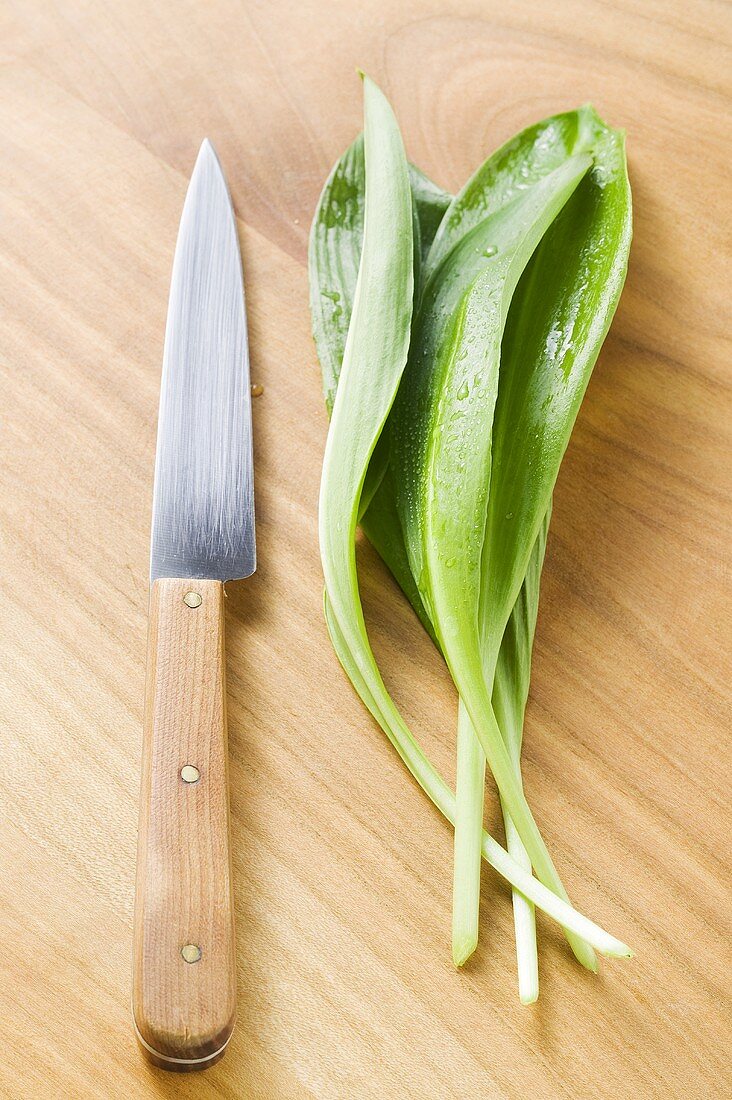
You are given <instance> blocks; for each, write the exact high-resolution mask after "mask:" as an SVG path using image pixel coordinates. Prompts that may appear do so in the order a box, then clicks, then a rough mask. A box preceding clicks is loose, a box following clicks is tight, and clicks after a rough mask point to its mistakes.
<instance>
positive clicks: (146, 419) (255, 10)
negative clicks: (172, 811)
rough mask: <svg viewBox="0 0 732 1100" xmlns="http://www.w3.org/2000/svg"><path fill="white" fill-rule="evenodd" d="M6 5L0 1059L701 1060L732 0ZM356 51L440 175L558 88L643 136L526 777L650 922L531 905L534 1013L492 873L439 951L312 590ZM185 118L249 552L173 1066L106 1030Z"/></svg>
mask: <svg viewBox="0 0 732 1100" xmlns="http://www.w3.org/2000/svg"><path fill="white" fill-rule="evenodd" d="M1 18H2V24H3V25H2V31H1V33H0V60H2V65H1V66H0V135H2V139H1V141H2V155H0V210H1V211H2V220H1V222H0V365H1V367H2V390H1V392H0V408H1V409H2V421H3V430H2V439H1V442H0V447H1V453H0V471H1V477H2V484H1V487H0V506H1V509H2V534H3V544H2V545H3V567H2V591H1V596H2V614H1V615H0V631H1V632H2V645H1V652H2V675H1V676H0V697H1V700H2V704H1V705H2V718H3V732H2V746H3V747H2V777H3V792H2V811H3V817H4V822H3V827H2V833H1V841H0V843H1V851H2V873H1V875H0V901H1V904H2V913H3V916H2V929H3V932H2V952H1V960H2V962H1V965H2V974H1V975H0V1023H1V1025H2V1037H3V1044H2V1045H3V1058H2V1061H1V1063H0V1093H1V1094H2V1096H3V1097H8V1098H11V1100H16V1098H18V1100H19V1098H23V1100H26V1098H29V1097H42V1098H43V1100H50V1098H64V1100H66V1098H71V1097H73V1098H74V1100H85V1098H87V1097H100V1098H105V1100H108V1098H110V1097H113V1098H118V1097H120V1098H125V1100H132V1098H133V1097H134V1098H136V1097H171V1098H172V1097H183V1098H185V1097H256V1098H263V1100H279V1098H282V1100H290V1098H292V1100H295V1098H297V1100H299V1098H305V1097H315V1098H319V1100H320V1098H339V1100H340V1098H344V1100H366V1098H371V1097H373V1098H377V1097H378V1098H385V1097H387V1098H391V1097H394V1098H396V1097H399V1098H402V1097H409V1098H415V1100H432V1098H435V1100H443V1098H452V1097H461V1098H468V1100H478V1098H481V1100H482V1098H493V1097H512V1098H513V1097H516V1098H519V1097H522V1098H523V1097H526V1096H532V1097H536V1098H541V1100H546V1098H553V1097H572V1098H577V1100H585V1098H588V1097H607V1098H613V1100H624V1098H639V1097H643V1098H645V1097H655V1096H659V1097H661V1096H662V1097H679V1098H684V1100H691V1098H692V1097H699V1098H702V1097H703V1098H705V1100H706V1098H710V1097H722V1096H726V1095H729V1091H728V1090H729V1089H731V1088H732V1081H730V1078H729V1068H728V1067H729V1060H728V1052H727V1053H725V1041H726V1040H727V1039H729V1027H728V1024H729V1014H728V1009H729V1005H728V1003H725V1002H726V994H727V988H728V984H729V972H730V971H729V966H730V956H729V952H728V940H727V933H728V930H729V926H728V918H729V911H730V897H729V893H728V892H727V890H726V885H725V871H724V860H723V856H724V853H725V846H726V841H727V840H728V839H729V833H728V825H729V818H728V816H727V814H726V811H725V802H726V799H727V795H728V788H729V772H728V771H727V772H725V765H726V764H728V763H729V760H728V757H727V751H726V750H727V743H728V740H729V706H728V704H729V693H730V692H729V682H730V664H729V655H730V654H729V634H730V630H729V625H730V610H731V608H730V604H731V602H732V601H731V600H730V556H729V533H730V527H729V523H730V505H729V499H730V494H729V490H730V427H731V424H732V417H731V415H730V414H731V409H730V399H729V382H730V362H729V357H728V350H729V344H728V338H729V324H730V310H729V285H730V265H729V252H725V251H724V249H725V246H726V245H727V244H728V238H727V237H726V233H727V232H728V230H729V222H728V220H727V219H728V215H729V209H730V206H729V200H730V188H729V184H728V179H729V162H728V155H729V142H730V130H729V126H728V120H729V111H730V103H729V92H730V85H729V72H730V64H729V62H730V54H729V53H728V52H727V51H726V49H725V41H727V42H728V41H729V32H730V29H731V27H730V23H731V20H730V9H729V7H726V6H725V5H723V4H720V3H715V2H712V0H709V2H704V0H696V2H689V0H673V2H668V0H648V2H646V3H644V4H642V5H641V4H632V3H629V2H628V0H605V2H601V0H597V2H579V0H559V2H554V3H551V4H545V3H533V4H532V3H529V2H528V0H521V2H517V3H511V4H505V3H501V4H499V3H486V0H461V2H460V3H457V2H456V0H443V2H442V3H441V4H438V3H435V2H431V0H404V2H402V0H359V2H356V0H346V2H342V3H338V4H331V3H325V2H320V3H311V2H304V3H302V2H301V3H283V2H276V3H264V2H256V0H249V2H247V3H243V4H242V3H241V2H239V0H222V2H216V3H210V2H209V3H198V4H196V3H192V2H191V3H180V2H174V0H165V2H161V0H158V2H157V3H155V4H148V3H143V2H142V0H125V2H124V3H117V4H99V3H97V4H90V3H88V2H86V0H65V2H64V3H63V4H50V3H44V2H37V3H32V2H31V3H27V2H18V3H17V4H14V3H12V2H10V3H7V4H5V5H4V6H3V9H2V16H1ZM357 65H360V66H362V67H364V68H365V69H367V70H368V71H369V72H370V73H371V74H372V75H373V76H374V77H375V78H376V79H377V80H379V81H380V82H381V83H382V84H383V86H384V88H385V90H386V91H387V93H388V94H389V95H390V97H391V99H392V102H393V104H394V106H395V108H396V112H397V115H398V117H399V120H400V123H401V126H402V129H403V132H404V135H405V140H406V144H407V148H408V151H409V154H410V156H411V157H412V159H413V160H414V161H415V162H417V163H418V164H419V165H421V166H422V167H423V168H424V169H425V170H426V171H427V172H428V173H430V175H432V176H433V177H434V178H435V179H436V180H437V181H439V182H440V183H441V184H443V185H444V186H446V187H448V188H450V189H455V188H457V187H458V186H459V185H460V184H461V183H462V182H463V181H464V180H465V178H466V177H467V175H468V174H469V173H470V172H471V170H472V169H473V168H474V167H475V166H476V165H477V164H479V163H480V162H481V161H482V160H483V159H484V157H485V156H486V155H487V153H488V152H489V151H491V150H493V149H494V148H495V147H496V146H497V145H498V144H499V143H500V142H502V141H503V140H505V139H506V138H507V137H509V136H510V135H512V134H513V133H514V132H515V131H517V130H518V129H519V128H521V127H522V126H524V125H526V124H528V123H530V122H532V121H534V120H536V119H538V118H540V117H542V116H544V115H546V114H549V113H551V112H554V111H557V110H562V109H566V108H569V107H573V106H576V105H577V104H579V103H582V102H584V101H586V100H592V101H593V102H594V103H595V104H596V106H597V107H598V109H599V110H600V112H601V113H602V114H603V116H604V117H606V118H607V119H608V120H609V121H610V122H612V123H613V124H614V125H617V126H623V127H625V128H626V129H627V131H628V148H629V155H630V166H631V174H632V183H633V191H634V199H635V208H636V218H635V225H636V232H635V241H634V245H633V252H632V262H631V269H630V274H629V278H628V283H627V286H626V290H625V293H624V295H623V299H622V302H621V305H620V310H619V313H618V316H617V319H616V323H615V325H614V327H613V330H612V333H611V335H610V337H609V339H608V341H607V344H606V346H605V349H604V351H603V353H602V355H601V358H600V361H599V364H598V367H597V370H596V374H595V377H594V379H593V381H592V383H591V385H590V388H589V392H588V395H587V398H586V401H585V403H584V405H583V407H582V411H581V414H580V417H579V421H578V424H577V427H576V430H575V433H574V436H573V439H572V443H571V446H570V448H569V451H568V454H567V457H566V461H565V463H564V466H563V468H562V472H561V476H560V480H559V484H558V488H557V493H556V504H555V511H554V519H553V523H552V530H551V536H550V540H549V552H548V562H547V567H546V570H545V581H544V585H543V591H542V600H541V611H540V620H539V630H538V640H537V648H536V657H535V670H534V680H533V688H532V696H531V701H530V705H529V711H528V722H527V732H526V752H525V777H526V786H527V788H528V791H529V795H530V799H531V802H532V804H533V806H534V808H535V812H536V816H537V818H538V820H539V822H540V823H541V826H542V828H543V830H544V832H545V835H546V837H547V840H548V842H549V845H550V847H551V848H552V850H553V851H554V853H555V855H556V859H557V863H558V865H559V867H560V868H561V870H562V872H563V876H564V878H565V881H566V882H567V884H568V886H569V888H570V890H571V892H572V894H573V897H574V899H575V900H576V903H577V904H578V905H579V906H580V907H581V908H582V909H583V910H585V911H586V912H587V913H588V914H590V915H591V916H592V917H594V918H595V919H596V920H598V921H600V922H601V923H602V924H604V925H605V926H606V927H607V928H608V929H609V930H611V931H613V932H615V933H617V934H618V935H620V936H621V937H622V938H623V939H625V940H627V941H628V942H629V943H630V944H631V945H632V946H633V947H634V948H635V950H636V952H637V955H636V957H635V959H633V960H632V961H631V962H628V963H620V962H615V963H612V964H605V965H604V966H603V968H602V973H601V975H600V977H597V978H595V977H593V976H591V975H589V974H587V973H585V972H582V971H581V970H580V969H579V968H578V966H577V965H576V964H575V963H574V962H573V960H572V958H571V957H570V955H569V953H568V950H567V948H566V945H565V943H564V941H563V939H562V937H561V935H560V934H559V932H558V930H557V928H556V926H555V925H553V924H552V923H551V922H549V921H548V920H544V919H542V920H541V921H540V966H541V981H542V994H541V999H540V1001H539V1003H538V1004H537V1005H536V1006H535V1007H533V1008H530V1009H527V1008H522V1007H521V1006H520V1004H519V1002H518V998H517V995H516V987H515V969H514V966H515V960H514V947H513V939H512V921H511V909H510V901H509V895H508V891H507V889H506V887H505V885H504V884H503V883H502V882H501V881H499V880H498V879H497V877H496V876H495V875H494V874H493V873H491V872H490V871H489V870H488V869H486V871H485V875H484V893H483V908H482V923H481V944H480V948H479V951H478V954H477V955H476V956H475V958H474V960H473V961H472V962H471V964H470V965H469V966H468V967H467V968H466V969H465V971H464V972H463V973H456V972H455V970H454V969H453V968H452V965H451V962H450V951H449V928H450V900H451V899H450V892H451V836H450V832H449V830H448V828H447V827H446V825H445V824H444V822H443V821H442V820H441V819H440V818H439V816H438V815H437V813H436V812H435V811H434V810H433V809H432V808H431V807H430V805H429V804H428V803H427V801H426V799H425V798H424V796H423V795H422V793H421V792H420V791H419V790H418V789H417V788H416V786H415V785H414V783H412V782H411V781H410V779H409V777H408V776H407V774H406V773H405V771H404V770H403V768H402V766H401V765H400V763H399V762H398V760H397V758H396V756H395V754H394V752H393V751H392V749H391V748H390V747H389V745H388V744H387V742H386V740H385V739H384V737H383V735H382V734H381V732H380V731H379V730H378V729H377V728H376V727H375V725H374V723H373V722H372V721H371V720H370V719H369V717H368V715H367V714H366V713H365V711H364V710H363V708H362V706H361V705H360V703H359V702H358V700H357V699H356V698H355V696H354V695H353V693H352V691H351V689H350V687H349V685H348V683H347V682H346V680H345V679H344V677H343V675H342V674H341V672H340V669H339V667H338V665H337V663H336V660H335V657H334V656H333V653H332V652H331V649H330V645H329V643H328V640H327V638H326V634H325V630H324V627H323V621H322V614H321V577H320V569H319V562H318V553H317V545H316V498H317V490H318V479H319V465H320V457H321V454H322V449H323V441H324V438H325V432H326V418H325V414H324V410H323V406H322V402H321V398H320V383H319V373H318V367H317V364H316V360H315V354H314V350H313V345H312V342H311V338H310V332H309V318H308V308H307V279H306V269H305V257H306V242H307V234H308V226H309V221H310V217H311V214H312V211H313V208H314V204H315V201H316V198H317V195H318V192H319V189H320V187H321V185H322V182H323V180H324V177H325V175H326V172H327V170H328V168H329V166H330V165H331V163H332V162H333V160H334V159H335V158H336V156H337V155H338V154H339V153H340V152H341V150H342V149H343V148H344V146H345V145H346V143H347V142H348V141H350V140H351V138H352V137H353V135H354V134H355V133H356V131H357V130H358V128H359V126H360V112H361V102H360V86H359V82H358V80H357V78H356V76H355V73H354V69H355V67H356V66H357ZM205 135H208V136H209V137H211V138H212V139H213V141H214V142H215V144H216V146H217V148H218V151H219V153H220V155H221V158H222V161H223V164H224V166H225V168H226V171H227V174H228V176H229V180H230V183H231V190H232V193H233V197H234V201H235V204H236V207H237V210H238V212H239V215H240V219H241V220H240V228H241V237H242V249H243V254H244V264H245V269H246V279H247V289H248V298H249V311H250V325H251V343H252V372H253V380H254V381H255V382H257V383H259V384H260V385H261V386H263V388H264V392H263V394H262V396H261V397H259V398H258V399H257V400H256V402H255V404H254V430H255V450H256V461H257V512H258V543H259V561H260V566H259V570H258V572H257V574H256V576H255V577H254V578H252V580H251V581H249V582H247V583H245V584H241V585H239V586H234V585H232V586H231V587H230V592H229V600H228V611H227V628H228V680H229V711H230V752H231V782H232V791H231V795H232V809H233V827H234V851H235V872H236V905H237V920H238V964H239V996H238V1003H239V1024H238V1028H237V1031H236V1034H235V1037H234V1040H233V1042H232V1044H231V1047H230V1050H229V1052H228V1054H227V1056H226V1058H225V1059H224V1061H223V1062H222V1063H220V1065H218V1066H217V1067H216V1068H215V1069H212V1070H211V1071H210V1072H209V1073H208V1074H206V1075H204V1076H195V1077H185V1078H180V1077H172V1078H171V1077H169V1076H166V1075H165V1074H163V1073H161V1072H159V1071H155V1070H151V1069H149V1068H148V1067H147V1066H146V1065H145V1064H144V1063H143V1062H142V1060H141V1059H140V1056H139V1054H138V1051H137V1048H136V1045H135V1041H134V1039H133V1034H132V1029H131V1025H130V1011H129V1006H130V971H131V916H132V897H133V868H134V857H135V834H136V822H137V794H138V781H139V780H138V774H139V758H140V736H141V734H140V727H141V717H142V697H143V670H144V660H145V631H146V609H147V595H148V584H147V570H148V532H149V525H150V499H151V481H152V468H153V451H154V443H155V427H156V416H157V402H158V387H159V381H160V361H161V352H162V341H163V331H164V322H165V313H166V304H167V294H168V283H169V277H170V268H171V261H172V256H173V247H174V243H175V237H176V233H177V228H178V219H179V216H180V211H181V206H182V202H183V196H184V192H185V188H186V182H187V177H188V174H189V172H190V169H191V167H192V164H193V161H194V158H195V153H196V150H197V148H198V145H199V143H200V141H201V139H202V138H203V137H204V136H205ZM361 564H362V581H363V589H364V594H365V600H366V604H367V610H368V619H369V623H370V626H371V630H372V635H373V640H374V645H375V648H376V650H377V653H378V656H379V659H380V660H381V661H382V663H383V667H384V669H385V671H386V675H387V677H388V680H389V683H390V685H391V686H392V687H393V689H394V692H395V695H396V697H397V699H398V700H399V702H400V703H401V705H402V706H403V708H404V713H405V714H406V716H407V718H408V719H409V721H410V722H411V723H412V724H413V727H414V729H415V730H416V731H418V733H419V736H420V737H421V738H422V740H423V741H424V743H425V745H426V746H427V748H428V750H429V752H430V753H431V754H432V755H433V757H434V758H435V760H436V762H437V763H438V764H439V765H440V767H442V768H444V769H445V770H446V772H447V773H448V774H450V775H451V774H452V766H453V765H452V758H453V743H454V725H455V697H454V692H453V690H452V685H451V683H450V681H449V679H448V677H447V675H446V673H445V671H444V669H443V667H442V666H441V664H440V661H439V660H438V658H437V655H436V653H435V652H434V650H433V648H432V647H431V645H430V643H429V642H428V641H427V639H426V637H425V636H424V634H423V633H421V631H420V629H419V628H418V627H417V625H416V624H415V621H414V619H413V617H412V616H411V614H410V612H409V611H408V609H407V608H405V605H404V601H403V600H402V599H401V598H400V597H399V594H398V593H397V591H396V590H395V586H394V584H393V583H392V582H391V581H390V580H389V578H388V576H387V575H386V574H385V571H384V569H383V568H382V567H381V566H380V565H379V563H378V562H377V561H376V560H375V558H374V555H373V554H372V553H370V552H369V551H368V549H367V548H364V550H363V553H362V558H361ZM489 821H490V824H491V826H495V827H497V824H498V823H497V812H496V804H495V797H494V796H493V793H492V792H491V797H490V799H489Z"/></svg>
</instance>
